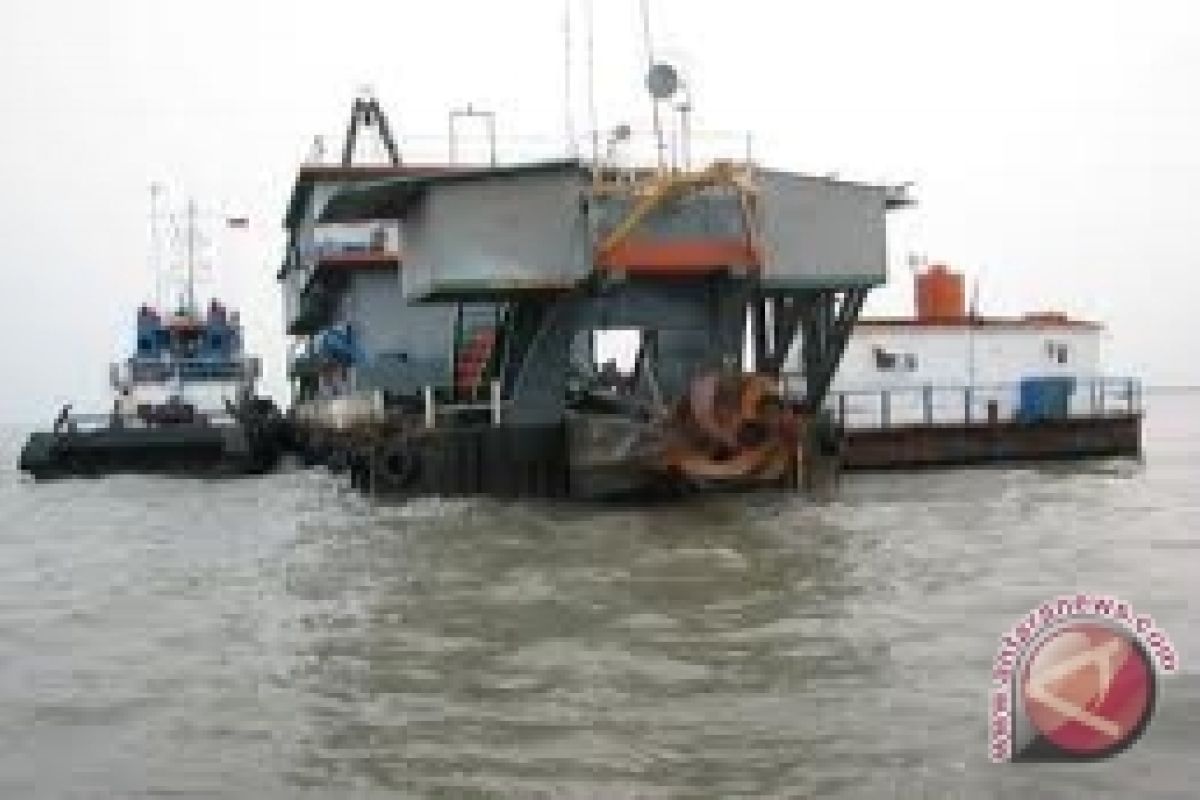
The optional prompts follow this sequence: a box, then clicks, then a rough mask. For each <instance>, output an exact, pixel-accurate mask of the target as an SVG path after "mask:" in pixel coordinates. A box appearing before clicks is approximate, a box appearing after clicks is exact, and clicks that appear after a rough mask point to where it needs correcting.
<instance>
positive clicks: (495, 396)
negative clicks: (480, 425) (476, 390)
mask: <svg viewBox="0 0 1200 800" xmlns="http://www.w3.org/2000/svg"><path fill="white" fill-rule="evenodd" d="M491 404H492V425H499V424H500V381H499V380H498V379H492V383H491Z"/></svg>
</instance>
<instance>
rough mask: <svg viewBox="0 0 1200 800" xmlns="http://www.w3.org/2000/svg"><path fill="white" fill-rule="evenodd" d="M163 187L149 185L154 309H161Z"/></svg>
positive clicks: (157, 183)
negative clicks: (159, 221) (160, 223)
mask: <svg viewBox="0 0 1200 800" xmlns="http://www.w3.org/2000/svg"><path fill="white" fill-rule="evenodd" d="M162 191H163V185H162V184H161V183H159V182H157V181H154V182H152V183H151V184H150V269H151V271H152V272H153V273H154V307H155V308H156V309H161V308H162V284H163V280H162V240H161V237H160V236H159V230H158V214H159V212H158V199H159V197H160V196H161V195H162Z"/></svg>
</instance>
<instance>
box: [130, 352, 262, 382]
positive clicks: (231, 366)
mask: <svg viewBox="0 0 1200 800" xmlns="http://www.w3.org/2000/svg"><path fill="white" fill-rule="evenodd" d="M110 371H111V376H112V385H113V386H114V387H121V386H124V385H126V383H127V382H132V383H134V384H139V383H141V384H145V383H169V382H171V381H176V380H184V381H189V380H229V381H242V382H246V383H249V382H252V381H254V380H257V379H258V378H259V377H261V376H262V360H261V359H260V358H258V357H257V356H247V357H244V358H203V357H201V358H188V359H172V360H163V361H159V360H151V359H140V358H137V357H134V358H130V359H127V360H125V361H124V362H118V363H116V364H113V365H112V366H111V370H110Z"/></svg>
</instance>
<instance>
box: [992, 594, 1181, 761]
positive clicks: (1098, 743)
mask: <svg viewBox="0 0 1200 800" xmlns="http://www.w3.org/2000/svg"><path fill="white" fill-rule="evenodd" d="M1156 664H1157V668H1156ZM1177 667H1178V664H1177V659H1176V655H1175V650H1174V647H1173V646H1172V645H1171V642H1170V639H1169V638H1168V637H1167V636H1166V634H1165V633H1164V632H1163V631H1161V630H1160V629H1159V628H1158V627H1157V626H1155V625H1154V621H1153V619H1151V618H1150V617H1147V616H1144V615H1138V614H1135V613H1134V612H1133V610H1132V608H1131V607H1130V606H1129V605H1128V604H1127V603H1122V602H1121V601H1119V600H1117V599H1116V598H1111V597H1105V596H1092V595H1075V596H1072V597H1060V598H1057V599H1055V600H1054V601H1051V602H1049V603H1044V604H1042V605H1041V606H1039V607H1038V608H1037V609H1034V610H1033V611H1032V612H1030V613H1029V614H1028V615H1027V616H1026V617H1025V618H1024V619H1022V620H1021V621H1020V622H1019V623H1018V624H1017V625H1016V626H1014V627H1013V629H1012V630H1011V631H1009V633H1008V634H1006V635H1005V636H1004V637H1002V639H1001V646H1000V650H999V652H998V653H997V656H996V661H995V664H994V665H993V673H992V676H993V680H994V681H995V686H994V688H993V691H992V698H991V726H990V728H991V756H992V760H994V761H1066V760H1081V759H1098V758H1106V757H1108V756H1112V755H1115V754H1116V753H1119V752H1121V751H1122V750H1124V749H1126V748H1127V747H1129V746H1130V745H1131V744H1133V743H1134V742H1135V741H1137V739H1138V737H1140V736H1141V735H1142V733H1143V732H1144V731H1145V729H1146V726H1147V725H1148V724H1149V723H1150V718H1151V716H1152V715H1153V713H1154V705H1155V700H1156V697H1157V691H1158V673H1159V672H1160V671H1161V672H1164V673H1168V672H1173V671H1174V670H1175V669H1177Z"/></svg>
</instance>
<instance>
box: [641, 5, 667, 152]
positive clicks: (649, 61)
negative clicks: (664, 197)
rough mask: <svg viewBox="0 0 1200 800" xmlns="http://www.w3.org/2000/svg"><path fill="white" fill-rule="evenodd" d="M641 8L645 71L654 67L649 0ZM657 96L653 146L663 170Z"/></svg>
mask: <svg viewBox="0 0 1200 800" xmlns="http://www.w3.org/2000/svg"><path fill="white" fill-rule="evenodd" d="M641 9H642V38H643V41H644V42H645V45H646V73H647V75H649V74H650V72H651V71H652V70H653V69H654V63H655V62H654V41H653V39H652V38H651V37H650V0H641ZM658 101H659V98H658V97H654V98H653V100H651V109H652V110H653V121H654V147H655V150H656V151H657V153H658V170H659V172H662V171H663V168H664V167H665V162H666V152H665V151H666V143H665V142H664V141H663V132H662V119H661V118H660V116H659V111H658Z"/></svg>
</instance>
